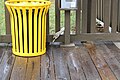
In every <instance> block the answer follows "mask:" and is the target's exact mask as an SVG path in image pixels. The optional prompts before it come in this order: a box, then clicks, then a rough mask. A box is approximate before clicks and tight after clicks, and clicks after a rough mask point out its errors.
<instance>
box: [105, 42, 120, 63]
mask: <svg viewBox="0 0 120 80" xmlns="http://www.w3.org/2000/svg"><path fill="white" fill-rule="evenodd" d="M104 43H105V45H106V46H107V48H108V49H110V52H111V53H112V54H113V55H114V57H115V58H116V59H117V60H118V61H119V62H120V49H119V48H118V47H117V46H116V45H115V44H114V43H113V42H111V41H109V42H104Z"/></svg>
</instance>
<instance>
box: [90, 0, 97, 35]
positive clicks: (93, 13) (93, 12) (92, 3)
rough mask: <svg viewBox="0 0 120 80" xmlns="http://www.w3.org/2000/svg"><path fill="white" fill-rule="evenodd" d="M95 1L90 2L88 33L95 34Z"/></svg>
mask: <svg viewBox="0 0 120 80" xmlns="http://www.w3.org/2000/svg"><path fill="white" fill-rule="evenodd" d="M96 2H97V1H96V0H92V1H91V13H90V14H91V15H90V16H91V18H90V29H91V30H90V32H91V33H95V32H96V6H97V5H96Z"/></svg>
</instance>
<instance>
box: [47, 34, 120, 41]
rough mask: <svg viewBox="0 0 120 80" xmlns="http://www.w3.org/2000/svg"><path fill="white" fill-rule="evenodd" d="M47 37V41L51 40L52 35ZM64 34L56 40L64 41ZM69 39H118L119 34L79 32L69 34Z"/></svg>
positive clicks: (119, 37)
mask: <svg viewBox="0 0 120 80" xmlns="http://www.w3.org/2000/svg"><path fill="white" fill-rule="evenodd" d="M47 37H48V42H52V40H53V35H49V36H47ZM64 39H65V38H64V36H62V35H61V36H60V37H59V38H58V39H57V40H56V41H57V42H64ZM70 39H71V40H70V41H71V42H74V41H86V40H88V41H120V34H119V33H112V34H111V33H104V34H102V33H99V34H96V33H90V34H87V33H81V34H80V35H71V36H70Z"/></svg>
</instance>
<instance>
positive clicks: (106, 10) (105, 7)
mask: <svg viewBox="0 0 120 80" xmlns="http://www.w3.org/2000/svg"><path fill="white" fill-rule="evenodd" d="M109 4H110V0H103V21H104V32H106V33H108V32H109V21H110V17H109V16H110V14H109V12H110V9H109Z"/></svg>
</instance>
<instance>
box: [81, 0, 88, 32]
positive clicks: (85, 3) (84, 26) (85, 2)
mask: <svg viewBox="0 0 120 80" xmlns="http://www.w3.org/2000/svg"><path fill="white" fill-rule="evenodd" d="M87 7H88V0H83V1H82V33H87V22H88V19H87V15H88V8H87Z"/></svg>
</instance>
